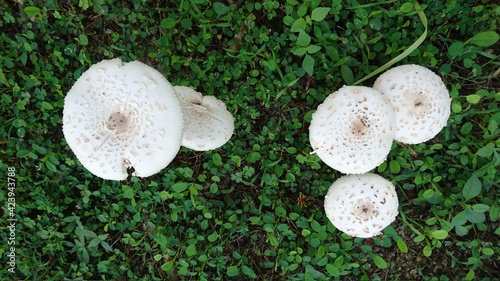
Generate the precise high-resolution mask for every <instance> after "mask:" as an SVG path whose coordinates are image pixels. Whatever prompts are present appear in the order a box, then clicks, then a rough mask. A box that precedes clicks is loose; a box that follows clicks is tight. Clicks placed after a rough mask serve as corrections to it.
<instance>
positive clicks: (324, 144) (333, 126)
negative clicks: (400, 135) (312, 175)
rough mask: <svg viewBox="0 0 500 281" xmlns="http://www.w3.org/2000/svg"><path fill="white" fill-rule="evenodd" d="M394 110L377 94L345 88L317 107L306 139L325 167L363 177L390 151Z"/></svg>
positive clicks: (367, 89)
mask: <svg viewBox="0 0 500 281" xmlns="http://www.w3.org/2000/svg"><path fill="white" fill-rule="evenodd" d="M394 125H395V120H394V111H393V109H392V106H391V104H390V103H389V101H388V100H387V99H386V98H385V97H384V96H383V95H382V94H381V93H379V92H377V91H375V90H373V89H371V88H368V87H363V86H344V87H342V88H341V89H339V90H338V91H336V92H334V93H332V94H331V95H329V96H328V97H327V98H326V99H325V101H324V102H323V103H322V104H320V105H319V106H318V109H317V111H316V112H315V113H314V114H313V116H312V120H311V124H310V126H309V140H310V142H311V146H312V148H313V150H314V151H313V153H316V154H317V155H318V156H319V157H320V158H321V160H323V162H325V163H326V164H327V165H328V166H330V167H332V168H333V169H336V170H338V171H340V172H342V173H345V174H362V173H366V172H368V171H370V170H371V169H373V168H375V167H376V166H378V165H380V164H381V163H382V162H383V161H384V160H385V159H386V158H387V155H388V154H389V152H390V150H391V145H392V141H393V138H394V129H395V126H394Z"/></svg>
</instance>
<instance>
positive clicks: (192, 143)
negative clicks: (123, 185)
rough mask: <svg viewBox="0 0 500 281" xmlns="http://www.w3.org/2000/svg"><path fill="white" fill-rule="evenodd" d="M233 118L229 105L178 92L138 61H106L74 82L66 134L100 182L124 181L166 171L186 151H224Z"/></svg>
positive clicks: (182, 89) (68, 101)
mask: <svg viewBox="0 0 500 281" xmlns="http://www.w3.org/2000/svg"><path fill="white" fill-rule="evenodd" d="M233 131H234V118H233V116H232V115H231V113H230V112H229V111H228V110H227V109H226V106H225V104H224V103H223V102H221V101H219V100H217V99H216V98H215V97H213V96H203V95H202V94H201V93H198V92H196V91H194V90H192V89H190V88H188V87H184V86H176V87H173V86H172V85H171V84H170V83H169V82H168V80H167V79H166V78H165V77H164V76H163V75H162V74H161V73H160V72H158V71H157V70H156V69H154V68H152V67H150V66H148V65H145V64H143V63H141V62H138V61H132V62H129V63H123V62H122V61H121V59H119V58H117V59H112V60H104V61H101V62H99V63H97V64H94V65H92V66H91V67H90V68H89V69H88V70H86V71H85V72H84V73H83V74H82V75H81V77H80V78H79V79H78V80H77V81H76V82H75V84H74V85H73V87H72V88H71V89H70V91H69V92H68V94H67V96H66V97H65V100H64V110H63V133H64V137H65V138H66V141H67V143H68V145H69V147H70V148H71V150H72V151H73V152H74V153H75V155H76V157H77V158H78V160H79V161H80V162H81V163H82V165H83V166H84V167H85V168H87V169H88V170H89V171H90V172H91V173H93V174H94V175H96V176H98V177H101V178H103V179H109V180H124V179H126V178H127V177H128V169H130V168H133V170H134V175H135V176H138V177H148V176H151V175H153V174H155V173H157V172H159V171H160V170H162V169H163V168H165V167H166V166H167V165H168V164H169V163H170V162H171V161H172V160H173V159H174V158H175V156H176V155H177V153H178V151H179V150H180V147H181V146H184V147H187V148H190V149H193V150H197V151H206V150H211V149H215V148H217V147H220V146H222V145H223V144H225V143H226V142H227V141H228V140H229V139H230V138H231V135H232V134H233Z"/></svg>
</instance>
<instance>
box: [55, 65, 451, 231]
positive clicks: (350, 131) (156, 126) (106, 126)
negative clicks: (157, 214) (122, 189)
mask: <svg viewBox="0 0 500 281" xmlns="http://www.w3.org/2000/svg"><path fill="white" fill-rule="evenodd" d="M450 105H451V99H450V96H449V93H448V90H447V89H446V87H445V86H444V83H443V81H442V80H441V78H440V77H439V76H437V75H436V74H434V73H433V72H432V71H430V70H429V69H427V68H424V67H422V66H418V65H402V66H399V67H395V68H393V69H391V70H389V71H387V72H385V73H383V74H382V75H381V76H379V77H378V79H377V80H376V81H375V84H374V85H373V87H372V88H369V87H364V86H344V87H342V88H341V89H339V90H338V91H336V92H334V93H332V94H331V95H330V96H328V97H327V98H326V100H325V101H324V102H323V103H322V104H321V105H319V106H318V109H317V111H316V112H315V113H314V114H313V116H312V120H311V125H310V127H309V139H310V142H311V146H312V148H313V153H315V154H317V155H318V156H319V157H320V158H321V159H322V161H323V162H325V163H326V164H327V165H328V166H330V167H331V168H333V169H336V170H338V171H340V172H341V173H344V174H347V175H345V176H343V177H341V178H339V179H338V180H337V181H335V182H334V183H333V184H332V186H331V187H330V189H329V191H328V193H327V195H326V196H325V212H326V215H327V217H328V218H329V219H330V221H331V222H332V223H333V225H335V227H337V229H339V230H341V231H343V232H345V233H347V234H348V235H350V236H354V237H363V238H367V237H373V236H375V235H378V234H380V232H381V231H382V230H383V229H384V228H385V227H387V226H388V225H389V224H391V223H392V222H393V221H394V220H395V218H396V216H397V215H398V198H397V194H396V191H395V188H394V186H393V185H392V183H391V182H389V181H387V180H385V179H384V178H382V177H380V176H378V175H375V174H371V173H368V172H369V171H370V170H372V169H374V168H375V167H376V166H378V165H380V164H381V163H382V162H383V161H385V159H386V158H387V155H388V154H389V152H390V150H391V147H392V142H393V140H396V141H397V142H401V143H406V144H416V143H421V142H425V141H428V140H430V139H431V138H433V137H434V136H436V135H437V134H438V133H439V132H440V131H441V129H442V128H443V127H445V126H446V123H447V120H448V117H449V115H450ZM233 131H234V118H233V116H232V115H231V113H230V112H229V111H228V110H227V109H226V106H225V104H224V103H223V102H221V101H219V100H217V99H216V98H215V97H213V96H203V95H202V94H201V93H199V92H196V91H195V90H193V89H191V88H189V87H185V86H175V87H174V86H172V85H171V84H170V83H169V82H168V80H167V79H166V78H165V77H164V76H163V75H162V74H161V73H160V72H158V71H157V70H156V69H154V68H152V67H150V66H147V65H145V64H143V63H141V62H138V61H132V62H129V63H123V62H122V61H121V60H120V59H119V58H117V59H112V60H104V61H101V62H99V63H97V64H94V65H92V66H91V67H90V68H89V69H88V70H87V71H85V72H84V73H83V74H82V75H81V77H80V78H79V79H78V80H77V81H76V82H75V84H74V85H73V87H72V88H71V90H70V91H69V92H68V94H67V96H66V98H65V100H64V110H63V133H64V136H65V138H66V141H67V143H68V145H69V147H70V148H71V149H72V150H73V152H74V153H75V155H76V157H77V158H78V160H79V161H80V162H81V163H82V165H83V166H84V167H85V168H87V169H88V170H89V171H90V172H91V173H93V174H94V175H96V176H98V177H101V178H103V179H109V180H124V179H126V178H127V177H128V169H130V168H133V169H134V175H135V176H138V177H148V176H151V175H153V174H155V173H157V172H159V171H160V170H162V169H163V168H165V167H166V166H167V165H168V164H169V163H170V162H171V161H172V160H173V159H174V158H175V156H176V155H177V153H178V151H179V150H180V147H181V146H184V147H187V148H190V149H193V150H197V151H206V150H211V149H215V148H218V147H220V146H222V145H224V144H225V143H226V142H227V141H228V140H229V139H230V138H231V136H232V134H233Z"/></svg>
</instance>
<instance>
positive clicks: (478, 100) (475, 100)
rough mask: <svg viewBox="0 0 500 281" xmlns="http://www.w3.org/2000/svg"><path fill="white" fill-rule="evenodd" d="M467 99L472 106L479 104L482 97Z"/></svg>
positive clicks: (475, 95)
mask: <svg viewBox="0 0 500 281" xmlns="http://www.w3.org/2000/svg"><path fill="white" fill-rule="evenodd" d="M466 99H467V102H469V103H471V104H477V103H479V102H480V101H481V97H480V96H479V95H477V94H472V95H468V96H467V97H466Z"/></svg>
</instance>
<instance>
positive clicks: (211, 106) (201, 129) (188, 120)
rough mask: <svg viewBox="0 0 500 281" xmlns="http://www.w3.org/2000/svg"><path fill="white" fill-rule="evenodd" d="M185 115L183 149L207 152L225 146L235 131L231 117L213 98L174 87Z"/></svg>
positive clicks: (191, 90)
mask: <svg viewBox="0 0 500 281" xmlns="http://www.w3.org/2000/svg"><path fill="white" fill-rule="evenodd" d="M174 89H175V91H176V92H177V96H178V97H179V100H180V101H181V105H182V109H183V111H184V118H185V119H184V121H185V123H184V124H185V125H184V134H183V138H182V146H184V147H187V148H190V149H193V150H197V151H207V150H211V149H215V148H218V147H220V146H222V145H224V144H225V143H226V142H227V141H228V140H229V139H230V138H231V136H232V134H233V131H234V118H233V115H232V114H231V113H230V112H229V111H228V110H227V109H226V105H225V104H224V103H223V102H222V101H220V100H218V99H217V98H215V97H213V96H203V95H202V94H201V93H199V92H197V91H195V90H193V89H191V88H189V87H185V86H175V87H174Z"/></svg>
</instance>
